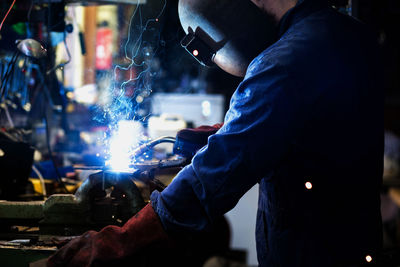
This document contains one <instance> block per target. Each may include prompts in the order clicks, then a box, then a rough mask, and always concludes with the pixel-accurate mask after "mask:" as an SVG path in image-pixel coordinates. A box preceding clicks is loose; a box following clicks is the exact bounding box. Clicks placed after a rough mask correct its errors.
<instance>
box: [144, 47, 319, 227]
mask: <svg viewBox="0 0 400 267" xmlns="http://www.w3.org/2000/svg"><path fill="white" fill-rule="evenodd" d="M302 90H303V86H301V84H300V83H296V82H295V81H294V80H293V79H292V78H291V77H289V74H288V72H287V71H286V69H285V68H284V66H280V65H279V64H272V63H270V62H268V61H267V60H265V57H264V56H262V55H260V56H259V57H258V58H256V59H255V60H254V61H253V62H252V63H251V65H250V66H249V69H248V72H247V75H246V77H245V79H244V81H243V82H242V83H241V84H240V85H239V87H238V88H237V90H236V91H235V93H234V95H233V96H232V99H231V103H230V108H229V110H228V112H227V114H226V116H225V121H224V126H223V127H222V128H221V129H220V130H219V131H218V132H217V133H216V134H214V135H212V136H210V137H209V139H208V145H206V146H205V147H203V148H202V149H201V150H200V151H199V152H198V153H197V154H196V155H195V157H194V158H193V160H192V163H191V164H190V165H188V166H186V167H185V168H184V169H182V170H181V171H180V172H179V173H178V174H177V176H176V177H175V178H174V180H173V182H172V183H171V184H170V185H169V186H168V187H167V188H166V189H165V190H164V191H163V192H162V193H159V192H153V194H152V196H151V202H152V205H153V207H154V209H155V211H156V212H157V213H158V215H159V216H160V218H161V221H162V223H163V225H164V227H165V229H166V230H167V231H169V232H171V231H172V232H179V231H183V230H189V231H200V230H204V229H206V228H207V226H209V224H210V223H211V222H213V220H214V219H215V218H216V217H218V216H221V215H223V214H224V213H226V212H228V211H229V210H230V209H232V208H233V207H234V206H235V205H236V203H237V202H238V201H239V199H240V198H241V197H242V196H243V195H244V194H245V193H246V192H247V191H248V190H249V189H250V188H251V187H252V186H253V185H254V184H256V183H257V182H259V181H260V179H261V178H263V177H265V176H267V175H268V174H269V173H270V172H271V171H272V170H273V168H274V167H275V166H276V164H277V163H278V162H279V161H280V160H281V159H282V158H283V157H284V155H285V153H286V152H287V150H288V149H289V147H290V143H291V142H292V141H293V139H294V138H295V136H297V135H298V134H299V132H300V131H301V129H302V125H303V124H304V123H305V120H306V118H307V116H306V113H307V112H309V109H310V106H311V105H310V103H307V102H312V101H313V100H315V97H312V96H310V94H312V92H311V93H310V92H309V93H308V95H307V97H303V96H304V92H302Z"/></svg>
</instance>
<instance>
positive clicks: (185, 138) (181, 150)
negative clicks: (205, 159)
mask: <svg viewBox="0 0 400 267" xmlns="http://www.w3.org/2000/svg"><path fill="white" fill-rule="evenodd" d="M222 126H223V124H222V123H219V124H214V125H213V126H199V127H197V128H187V129H183V130H180V131H179V132H178V133H177V134H176V141H175V144H174V153H175V154H178V155H181V156H185V157H192V156H193V155H194V154H196V152H197V150H199V149H200V148H202V147H203V146H205V145H207V142H208V137H209V136H210V135H213V134H215V133H216V132H217V131H218V130H219V129H220V128H221V127H222Z"/></svg>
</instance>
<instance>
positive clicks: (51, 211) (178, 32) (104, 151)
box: [0, 0, 400, 266]
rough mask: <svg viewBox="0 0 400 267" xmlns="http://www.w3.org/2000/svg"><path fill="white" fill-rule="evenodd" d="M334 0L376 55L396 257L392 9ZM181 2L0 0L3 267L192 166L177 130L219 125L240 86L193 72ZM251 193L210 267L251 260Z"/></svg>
mask: <svg viewBox="0 0 400 267" xmlns="http://www.w3.org/2000/svg"><path fill="white" fill-rule="evenodd" d="M331 2H332V5H333V6H335V8H337V9H338V10H339V11H340V12H343V13H346V14H348V15H351V16H354V17H355V18H357V19H359V20H361V21H362V22H364V23H366V24H367V25H368V26H369V27H370V28H371V30H372V31H373V32H374V33H375V34H376V39H377V41H378V42H379V44H380V46H381V48H382V60H383V63H384V65H383V66H384V73H385V83H384V84H382V85H381V86H382V90H385V92H386V97H385V131H386V133H385V157H384V163H385V169H384V176H383V178H384V179H383V188H382V215H383V225H384V246H385V252H387V257H391V259H392V262H396V261H397V260H399V258H400V256H399V255H398V254H397V251H399V247H400V216H399V215H400V212H399V207H400V35H399V34H398V29H399V27H400V2H399V1H397V0H348V1H347V0H340V1H331ZM177 5H178V1H177V0H93V1H90V0H88V1H86V0H3V1H1V2H0V20H1V24H0V76H1V84H0V265H1V266H28V265H29V263H31V262H35V261H37V260H40V259H42V258H45V257H47V256H49V255H50V254H52V253H53V252H54V250H55V249H56V247H57V242H59V240H60V238H61V239H62V237H65V238H68V237H70V236H75V235H79V234H81V233H83V232H84V231H86V230H88V229H100V228H101V227H102V226H104V225H107V224H115V225H121V224H123V222H124V221H126V219H127V218H129V217H130V216H132V215H133V214H134V213H136V212H137V210H138V209H140V208H141V207H142V206H143V204H144V203H146V202H147V201H148V196H149V193H150V191H151V190H154V189H158V190H162V188H164V187H165V186H167V185H168V183H169V182H170V180H171V179H172V178H173V176H174V174H175V173H177V171H179V169H180V168H181V167H182V166H184V165H185V164H187V162H188V161H189V160H190V157H191V156H192V155H190V153H188V154H184V153H179V151H177V147H176V141H177V139H176V134H177V132H178V131H179V130H181V129H184V128H187V127H197V126H200V125H213V124H216V123H221V122H222V121H223V118H224V114H225V112H226V110H227V108H228V106H229V99H230V96H231V94H232V93H233V91H234V90H235V88H236V86H237V85H238V84H239V83H240V81H241V79H240V78H238V77H234V76H231V75H229V74H227V73H225V72H223V71H221V70H220V69H218V68H217V67H212V68H208V67H204V66H201V65H200V64H198V62H197V61H196V60H195V58H194V57H193V56H192V55H190V54H189V53H187V52H186V51H185V50H184V48H182V47H181V44H180V42H181V40H182V38H183V37H184V36H185V33H184V31H183V29H182V28H181V26H180V23H179V18H178V13H177ZM335 78H336V79H340V78H341V77H335ZM327 82H328V81H327ZM338 108H340V107H338ZM166 136H167V137H166ZM138 147H139V149H137V148H138ZM266 153H267V152H266ZM121 177H122V178H124V179H125V178H126V180H127V181H129V182H126V181H125V182H124V183H122V184H121V183H120V182H118V181H117V180H121V179H122V178H121ZM88 181H89V182H88ZM88 184H90V185H88ZM105 187H106V188H105ZM78 188H79V189H78ZM129 190H130V191H129ZM76 191H78V192H77V193H76ZM132 192H133V193H132ZM75 193H76V195H73V194H75ZM257 197H258V187H257V186H255V187H253V188H252V189H251V190H250V191H249V192H248V193H247V194H246V195H245V196H244V197H243V198H242V199H241V200H240V202H239V203H238V205H237V206H236V207H235V209H234V210H232V211H231V212H229V213H228V214H227V215H226V216H225V219H226V222H227V223H228V224H227V226H225V229H223V230H221V231H228V233H229V237H228V239H229V242H230V243H229V249H228V250H227V251H224V252H223V253H221V252H220V251H219V253H214V254H213V253H210V255H207V256H208V258H207V261H204V266H255V265H257V258H256V252H255V238H254V236H255V219H256V210H257ZM328 230H329V229H327V231H328ZM55 240H57V241H55ZM210 242H211V241H210ZM203 245H204V246H207V244H206V243H205V244H203ZM196 249H201V247H200V246H199V247H198V248H196ZM399 262H400V261H399ZM224 264H225V265H224ZM396 266H400V265H396Z"/></svg>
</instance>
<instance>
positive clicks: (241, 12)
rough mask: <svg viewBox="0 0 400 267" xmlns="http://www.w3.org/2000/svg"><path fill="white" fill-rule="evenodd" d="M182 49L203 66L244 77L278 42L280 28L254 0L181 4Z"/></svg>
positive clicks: (182, 1) (186, 1) (197, 0)
mask: <svg viewBox="0 0 400 267" xmlns="http://www.w3.org/2000/svg"><path fill="white" fill-rule="evenodd" d="M178 12H179V19H180V22H181V25H182V27H183V29H184V30H185V32H186V36H185V37H184V38H183V40H182V41H181V45H182V46H183V47H184V48H185V49H186V50H187V51H188V52H189V53H190V54H191V55H192V56H193V57H194V58H195V59H196V60H197V61H198V62H200V63H201V64H202V65H205V66H212V65H214V64H216V65H218V66H219V67H220V68H221V69H223V70H224V71H226V72H228V73H230V74H232V75H235V76H239V77H243V76H244V75H245V73H246V70H247V67H248V65H249V63H250V62H251V60H252V59H253V58H255V57H256V56H257V55H258V54H259V53H261V52H262V51H263V50H264V49H266V48H267V47H268V46H269V45H271V44H272V43H273V42H274V41H275V38H276V24H275V23H274V22H273V20H272V19H270V18H269V17H268V16H267V15H266V14H265V13H263V12H262V11H261V10H260V9H259V8H258V7H257V6H256V5H255V4H253V3H252V2H251V1H250V0H179V5H178Z"/></svg>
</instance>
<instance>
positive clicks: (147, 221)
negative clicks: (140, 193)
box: [47, 204, 172, 267]
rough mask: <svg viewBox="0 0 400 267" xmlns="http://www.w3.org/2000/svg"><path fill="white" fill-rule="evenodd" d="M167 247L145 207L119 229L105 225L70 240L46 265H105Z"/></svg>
mask: <svg viewBox="0 0 400 267" xmlns="http://www.w3.org/2000/svg"><path fill="white" fill-rule="evenodd" d="M170 245H172V240H171V239H170V238H169V237H168V235H167V234H166V233H165V231H164V229H163V227H162V224H161V222H160V219H159V218H158V215H157V214H156V213H155V212H154V209H153V207H152V206H151V205H150V204H147V205H146V206H145V207H144V208H143V209H142V210H141V211H139V212H138V213H137V214H136V215H135V216H133V217H132V218H131V219H129V220H128V221H127V222H126V223H125V224H124V226H122V227H117V226H107V227H104V228H103V229H102V230H101V231H100V232H96V231H88V232H86V233H84V234H83V235H81V236H80V237H77V238H75V239H73V240H71V241H70V242H69V243H67V244H66V245H65V246H63V247H62V248H61V249H60V250H58V251H57V252H56V253H55V254H54V255H52V256H51V257H50V258H49V259H48V261H47V266H49V267H52V266H74V267H78V266H109V264H112V263H114V264H115V263H116V262H118V261H123V260H124V259H126V258H129V257H131V256H133V255H135V254H138V252H141V251H143V250H144V249H147V248H149V247H157V246H160V247H163V246H165V247H168V246H170Z"/></svg>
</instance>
